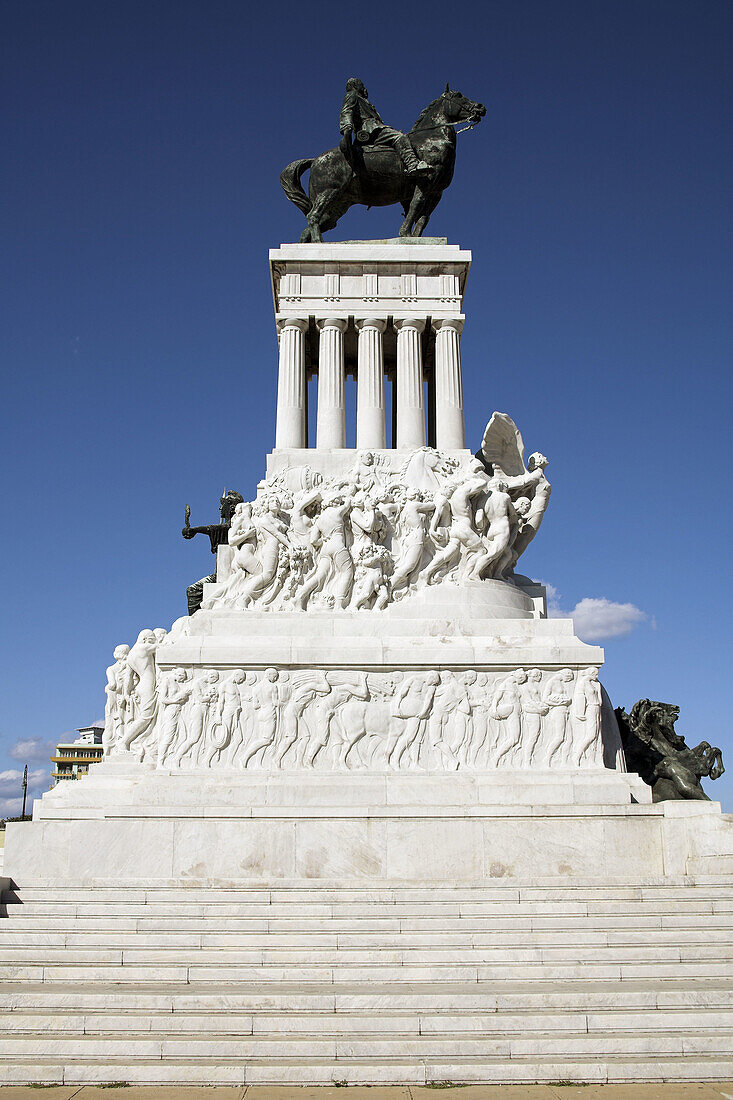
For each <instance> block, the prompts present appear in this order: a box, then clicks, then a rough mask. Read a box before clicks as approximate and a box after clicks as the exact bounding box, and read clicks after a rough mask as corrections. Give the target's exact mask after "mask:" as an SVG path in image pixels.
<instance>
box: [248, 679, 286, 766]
mask: <svg viewBox="0 0 733 1100" xmlns="http://www.w3.org/2000/svg"><path fill="white" fill-rule="evenodd" d="M280 695H281V692H280V685H279V684H278V671H277V669H276V668H266V669H265V671H264V672H263V673H262V675H261V676H260V678H259V679H258V680H257V683H256V684H255V686H254V689H253V691H252V706H253V707H254V711H255V722H256V732H255V736H254V737H253V739H252V741H251V742H250V743H249V744H248V745H247V746H246V748H245V750H244V754H243V757H242V767H243V768H246V767H247V766H248V764H249V762H250V760H252V759H254V757H255V756H256V755H257V753H258V752H260V750H262V749H266V748H267V746H268V745H271V744H272V742H273V741H274V740H275V735H276V733H277V726H278V718H279V715H280Z"/></svg>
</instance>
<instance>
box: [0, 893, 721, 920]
mask: <svg viewBox="0 0 733 1100" xmlns="http://www.w3.org/2000/svg"><path fill="white" fill-rule="evenodd" d="M22 908H23V910H24V911H25V913H26V914H28V915H32V916H34V917H40V916H69V917H77V916H78V917H94V916H97V917H118V916H119V917H146V918H148V917H177V918H185V917H202V918H207V919H209V918H210V919H214V920H216V919H218V918H220V917H240V918H241V917H252V918H254V919H257V918H260V919H268V920H270V919H276V918H287V917H290V918H292V917H294V916H297V917H299V918H301V919H302V918H311V919H329V920H332V919H352V920H371V919H374V918H375V917H376V918H379V917H386V918H389V919H394V918H399V919H411V918H413V919H414V918H417V917H419V918H427V917H448V918H451V919H459V918H463V917H489V916H500V917H504V918H507V917H512V916H517V917H521V916H533V915H544V916H563V917H566V916H594V915H598V916H606V915H613V914H624V915H632V916H633V915H634V914H635V913H639V914H640V915H642V914H653V915H669V914H680V913H685V914H714V913H715V914H723V913H729V914H733V898H718V899H716V898H714V897H698V896H696V895H694V892H693V896H691V897H687V898H677V899H675V898H669V899H665V898H660V899H650V900H648V901H645V900H641V899H586V900H561V899H550V900H547V901H537V900H534V901H526V902H520V901H517V902H513V901H506V902H503V901H466V902H455V903H452V902H431V901H423V902H405V903H385V902H374V903H370V904H369V905H365V904H362V903H351V902H345V903H343V904H338V903H336V902H334V903H329V904H319V903H317V902H303V903H302V904H298V905H296V904H290V903H273V904H268V903H260V902H218V903H214V902H208V903H202V902H188V901H178V902H136V901H117V902H100V901H97V900H90V901H88V902H76V901H73V902H72V901H69V902H65V901H62V900H58V899H57V900H53V901H51V900H49V901H33V902H29V903H27V904H23V905H22ZM7 911H8V915H9V916H12V914H13V912H14V911H15V912H17V911H18V910H17V908H16V905H14V904H12V903H9V904H8V906H7Z"/></svg>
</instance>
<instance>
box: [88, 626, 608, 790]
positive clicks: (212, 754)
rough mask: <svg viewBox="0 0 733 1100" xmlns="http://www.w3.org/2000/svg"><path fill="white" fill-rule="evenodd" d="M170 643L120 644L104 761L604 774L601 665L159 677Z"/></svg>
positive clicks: (145, 638) (179, 672)
mask: <svg viewBox="0 0 733 1100" xmlns="http://www.w3.org/2000/svg"><path fill="white" fill-rule="evenodd" d="M159 644H160V642H159V641H158V640H157V639H156V638H155V634H154V632H152V631H142V633H141V637H140V639H138V642H136V644H135V646H133V647H132V649H130V650H129V653H124V652H123V651H124V650H125V649H126V648H127V647H124V646H118V647H117V649H116V650H115V656H116V661H115V664H114V665H112V666H110V669H109V670H108V681H109V684H108V699H109V706H108V711H107V726H106V729H105V751H106V753H107V754H113V753H115V752H124V751H126V750H130V751H132V752H134V753H135V754H136V755H137V756H138V757H139V758H141V759H147V760H149V761H150V762H151V763H154V764H156V765H157V766H158V767H161V768H195V767H205V768H237V769H251V768H260V769H265V770H279V769H286V770H291V769H302V768H303V769H313V768H315V769H320V770H336V771H344V770H351V769H370V770H384V769H389V770H400V771H403V770H406V771H410V770H420V771H423V770H427V771H455V770H457V769H466V768H469V769H474V770H487V769H493V768H530V767H532V768H556V767H557V768H560V767H562V768H579V767H599V766H602V759H603V745H602V731H601V688H600V685H599V683H598V678H597V677H598V669H597V668H592V667H589V668H583V669H580V670H579V671H578V672H577V673H574V672H573V671H572V670H571V669H560V670H559V671H558V670H556V671H543V670H542V669H539V668H530V669H523V668H520V669H515V670H514V671H512V672H509V673H494V672H484V671H478V670H467V671H463V672H456V671H451V670H444V671H442V672H438V671H435V670H428V671H424V672H406V671H405V672H403V671H399V670H395V671H392V672H365V671H358V670H353V669H344V670H340V669H333V670H328V671H326V670H323V669H312V668H303V669H289V670H279V671H278V670H277V669H275V668H266V669H262V670H259V671H254V670H251V671H249V672H245V670H244V669H233V670H219V669H213V668H210V669H197V670H195V671H192V670H189V669H186V668H181V667H174V668H169V669H165V670H163V671H159V672H157V674H156V670H155V653H156V649H157V647H158V646H159ZM136 650H137V653H136V652H135V651H136ZM117 685H119V688H118V686H117ZM120 714H122V715H124V716H128V717H123V718H122V719H121V718H120Z"/></svg>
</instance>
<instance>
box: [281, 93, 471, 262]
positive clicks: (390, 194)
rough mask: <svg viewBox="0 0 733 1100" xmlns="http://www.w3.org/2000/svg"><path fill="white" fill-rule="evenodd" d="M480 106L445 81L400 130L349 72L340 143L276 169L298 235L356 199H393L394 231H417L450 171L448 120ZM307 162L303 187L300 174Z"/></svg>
mask: <svg viewBox="0 0 733 1100" xmlns="http://www.w3.org/2000/svg"><path fill="white" fill-rule="evenodd" d="M485 114H486V108H485V107H484V106H483V104H482V103H476V102H474V101H473V100H470V99H467V98H466V97H465V96H464V95H462V94H461V93H460V92H456V91H452V90H451V89H450V88H449V87H448V85H446V88H445V91H444V92H443V94H442V95H441V96H439V97H438V98H437V99H436V100H433V102H432V103H430V104H429V105H428V106H427V107H426V108H425V110H424V111H423V112H422V114H421V115H420V117H419V118H418V120H417V122H416V123H415V125H414V126H413V127H412V129H411V130H410V132H409V134H407V135H405V134H402V133H401V132H400V131H399V130H394V129H393V128H392V127H391V126H386V125H385V124H384V122H382V119H381V118H380V116H379V112H378V111H377V109H376V107H374V105H373V104H372V103H370V102H369V99H368V96H367V90H366V88H365V87H364V85H363V83H362V82H361V80H358V79H357V78H355V77H354V78H352V79H351V80H349V82H348V83H347V85H346V96H345V97H344V102H343V105H342V108H341V116H340V119H339V126H340V129H341V133H342V138H341V142H340V144H339V145H338V146H336V148H335V149H329V150H328V152H326V153H323V154H322V155H321V156H319V157H311V158H310V159H306V160H296V161H293V163H292V164H289V165H288V167H287V168H286V169H285V171H284V172H283V173H282V174H281V176H280V183H281V184H282V186H283V190H284V191H285V194H286V195H287V197H288V198H289V199H290V201H291V202H293V203H295V205H296V206H297V207H298V208H299V209H300V210H302V211H303V213H304V214H305V216H306V218H307V220H308V224H307V226H306V228H305V230H304V231H303V234H302V236H301V238H300V240H301V243H302V242H308V241H311V242H317V241H322V240H323V236H322V234H323V232H324V231H326V230H328V229H333V228H334V226H335V225H336V223H337V221H338V220H339V218H340V217H341V215H342V214H344V213H345V212H346V211H347V210H348V209H349V207H350V206H355V205H358V204H361V205H362V206H390V205H392V203H400V205H401V206H402V210H403V212H404V215H405V220H404V221H403V223H402V226H401V228H400V236H401V237H421V236H422V234H423V232H424V230H425V227H426V225H427V224H428V221H429V220H430V215H431V214H432V212H433V210H434V209H435V207H436V206H437V205H438V203H439V201H440V198H441V196H442V194H443V192H444V191H445V189H446V187H448V185H449V184H450V182H451V180H452V178H453V169H454V166H455V161H456V130H455V127H456V126H457V125H458V124H460V123H461V122H465V123H466V125H467V127H470V126H473V125H475V124H477V123H478V122H480V121H481V119H482V118H483V117H484V115H485ZM352 134H353V136H354V137H355V139H356V140H355V141H352V137H351V135H352ZM308 169H310V179H309V183H308V194H307V195H306V193H305V191H304V190H303V188H302V186H301V183H300V178H301V176H302V175H303V173H304V172H306V171H307V170H308Z"/></svg>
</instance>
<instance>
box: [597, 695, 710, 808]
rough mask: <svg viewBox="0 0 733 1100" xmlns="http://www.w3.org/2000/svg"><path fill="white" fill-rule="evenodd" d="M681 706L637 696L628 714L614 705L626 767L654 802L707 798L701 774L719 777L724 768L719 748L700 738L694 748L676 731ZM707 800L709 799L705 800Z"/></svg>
mask: <svg viewBox="0 0 733 1100" xmlns="http://www.w3.org/2000/svg"><path fill="white" fill-rule="evenodd" d="M679 713H680V708H679V707H675V706H673V705H672V704H671V703H657V702H654V701H653V700H651V699H640V700H639V701H638V703H634V705H633V707H632V708H631V714H627V713H626V711H625V710H624V709H623V707H617V708H616V718H617V720H618V724H619V730H620V731H621V741H622V742H623V747H624V753H625V755H626V766H627V767H628V769H629V771H632V772H638V773H639V775H640V776H641V778H642V779H643V780H644V782H645V783H648V784H649V786H650V787H651V788H652V798H653V800H654V801H655V802H664V801H666V800H667V799H671V798H698V799H708V795H706V794H705V791H704V790H703V789H702V786H701V784H700V779H701V777H703V776H705V777H709V778H710V779H719V778H720V776H721V775H722V774H723V772H724V771H725V768H724V767H723V756H722V753H721V751H720V749H716V748H713V747H712V746H711V745H709V744H708V742H707V741H701V742H700V744H699V745H697V746H696V747H695V748H694V749H691V748H689V747H688V745H687V743H686V741H685V739H684V737H681V736H680V735H679V734H678V733H675V729H674V724H675V722H676V721H677V719H678V718H679ZM708 800H709V799H708Z"/></svg>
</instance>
